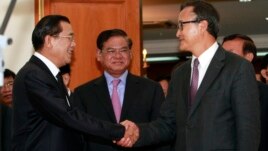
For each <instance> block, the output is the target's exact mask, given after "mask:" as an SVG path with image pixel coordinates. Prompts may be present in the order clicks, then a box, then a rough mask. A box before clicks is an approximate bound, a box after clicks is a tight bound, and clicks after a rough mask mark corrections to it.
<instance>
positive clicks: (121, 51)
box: [103, 48, 130, 56]
mask: <svg viewBox="0 0 268 151" xmlns="http://www.w3.org/2000/svg"><path fill="white" fill-rule="evenodd" d="M103 52H104V53H106V54H107V55H109V56H115V55H116V53H119V54H120V55H127V54H129V52H130V50H129V49H128V48H120V49H116V48H108V49H106V50H103Z"/></svg>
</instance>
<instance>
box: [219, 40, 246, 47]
mask: <svg viewBox="0 0 268 151" xmlns="http://www.w3.org/2000/svg"><path fill="white" fill-rule="evenodd" d="M243 43H244V41H243V40H242V39H233V40H227V41H225V42H224V43H223V46H224V47H225V48H233V49H234V48H235V49H237V48H239V49H242V47H243Z"/></svg>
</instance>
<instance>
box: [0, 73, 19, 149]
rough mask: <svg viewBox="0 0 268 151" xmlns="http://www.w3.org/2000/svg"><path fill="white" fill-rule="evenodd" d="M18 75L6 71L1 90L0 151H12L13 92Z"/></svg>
mask: <svg viewBox="0 0 268 151" xmlns="http://www.w3.org/2000/svg"><path fill="white" fill-rule="evenodd" d="M15 77H16V74H15V73H14V72H13V71H11V70H9V69H5V71H4V84H3V86H2V87H1V88H0V93H1V94H0V95H1V99H0V141H1V143H0V151H11V124H12V100H13V96H12V90H13V83H14V79H15Z"/></svg>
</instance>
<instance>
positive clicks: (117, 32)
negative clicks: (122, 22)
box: [97, 29, 132, 50]
mask: <svg viewBox="0 0 268 151" xmlns="http://www.w3.org/2000/svg"><path fill="white" fill-rule="evenodd" d="M115 36H119V37H124V38H125V39H126V41H127V43H128V47H129V49H131V48H132V40H131V39H130V38H129V37H128V35H127V33H126V32H125V31H123V30H121V29H110V30H104V31H102V32H101V33H100V34H99V36H98V38H97V47H98V49H100V50H102V48H103V44H104V43H105V42H106V41H108V40H109V39H110V38H111V37H115Z"/></svg>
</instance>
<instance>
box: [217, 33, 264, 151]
mask: <svg viewBox="0 0 268 151" xmlns="http://www.w3.org/2000/svg"><path fill="white" fill-rule="evenodd" d="M222 46H223V48H224V49H226V50H227V51H230V52H233V53H235V54H237V55H239V56H241V57H244V58H245V59H247V60H248V61H250V62H252V61H253V60H254V59H255V58H256V54H257V48H256V46H255V44H254V41H253V40H252V39H251V38H250V37H248V36H246V35H242V34H232V35H229V36H226V37H224V39H223V42H222ZM257 83H258V88H259V93H260V95H259V96H260V105H261V142H260V148H259V151H267V150H268V144H267V142H268V85H266V84H264V83H262V82H260V81H257Z"/></svg>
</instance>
